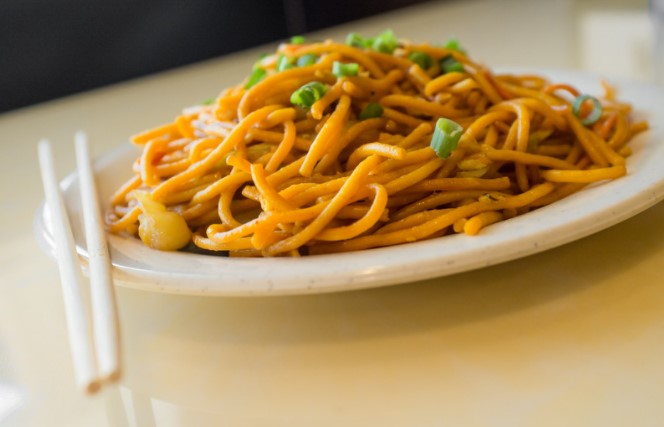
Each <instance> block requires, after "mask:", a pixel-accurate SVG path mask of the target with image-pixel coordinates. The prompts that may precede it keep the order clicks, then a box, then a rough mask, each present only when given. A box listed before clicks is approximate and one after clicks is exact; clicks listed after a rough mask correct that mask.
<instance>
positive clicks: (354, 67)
mask: <svg viewBox="0 0 664 427" xmlns="http://www.w3.org/2000/svg"><path fill="white" fill-rule="evenodd" d="M358 71H360V64H357V63H355V62H349V63H347V64H346V63H343V62H339V61H334V62H333V63H332V74H334V75H335V76H337V77H346V76H357V73H358Z"/></svg>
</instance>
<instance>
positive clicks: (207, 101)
mask: <svg viewBox="0 0 664 427" xmlns="http://www.w3.org/2000/svg"><path fill="white" fill-rule="evenodd" d="M214 101H215V99H214V98H210V99H206V100H205V101H203V102H201V105H212V104H214Z"/></svg>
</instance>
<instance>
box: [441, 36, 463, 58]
mask: <svg viewBox="0 0 664 427" xmlns="http://www.w3.org/2000/svg"><path fill="white" fill-rule="evenodd" d="M443 47H444V48H445V49H450V50H456V51H458V52H461V53H464V54H465V53H466V50H465V49H464V48H462V47H461V44H459V40H458V39H457V38H456V37H451V38H449V39H447V41H446V42H445V44H444V45H443Z"/></svg>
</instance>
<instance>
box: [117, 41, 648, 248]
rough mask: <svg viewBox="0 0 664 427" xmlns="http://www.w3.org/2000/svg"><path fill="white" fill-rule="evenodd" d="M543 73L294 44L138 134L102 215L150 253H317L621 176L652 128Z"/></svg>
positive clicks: (442, 51) (476, 223) (379, 44)
mask: <svg viewBox="0 0 664 427" xmlns="http://www.w3.org/2000/svg"><path fill="white" fill-rule="evenodd" d="M604 92H605V93H604V94H603V97H601V98H596V97H592V96H589V95H586V94H583V93H581V92H579V90H577V89H576V88H574V87H572V86H570V85H568V84H565V83H552V82H549V81H547V80H546V79H545V78H544V77H540V76H537V75H519V76H517V75H497V74H494V73H492V72H491V71H490V70H489V69H488V68H487V67H485V66H483V65H480V64H478V63H476V62H474V61H472V60H471V59H470V58H469V57H468V55H467V54H466V52H465V51H464V50H463V48H461V46H459V44H458V42H457V41H456V40H454V39H452V40H450V41H448V42H447V43H446V44H444V45H441V46H436V45H430V44H415V43H411V42H408V41H404V40H397V39H396V38H395V37H394V35H393V34H392V33H391V32H390V31H387V32H385V33H383V34H381V35H379V36H377V37H376V38H373V39H364V38H362V37H360V36H358V35H356V34H352V35H350V36H349V38H348V40H347V42H346V43H343V44H342V43H335V42H333V41H330V40H326V41H323V42H308V41H306V40H304V39H303V38H301V37H296V38H293V39H292V40H291V42H290V43H285V44H282V45H281V46H279V48H278V50H277V52H276V53H274V54H271V55H267V56H265V57H263V58H262V59H260V60H259V61H258V62H257V63H256V65H255V66H254V69H253V72H252V73H251V75H250V76H249V77H248V78H247V80H246V81H244V82H242V83H241V84H239V85H237V86H235V87H231V88H228V89H226V90H224V91H223V92H222V93H221V94H220V95H219V96H218V97H217V98H216V99H215V100H214V101H212V102H211V103H208V104H205V105H200V106H197V107H192V108H188V109H186V110H185V111H184V112H183V113H182V114H181V115H179V116H177V117H176V118H175V120H174V121H173V122H172V123H168V124H165V125H162V126H159V127H157V128H154V129H150V130H148V131H146V132H144V133H141V134H139V135H136V136H135V137H133V139H132V140H133V143H135V144H138V145H139V146H141V147H142V154H141V156H140V157H139V158H138V159H137V160H136V162H135V164H134V176H133V177H132V178H131V179H130V180H129V181H128V182H127V183H126V184H125V185H123V186H122V188H120V189H119V190H118V191H117V193H116V194H115V195H114V197H113V200H112V206H111V209H110V211H109V213H108V215H107V223H108V227H109V228H110V230H111V231H112V232H115V233H129V234H133V235H140V237H141V238H142V240H143V241H144V242H145V243H146V244H148V245H149V246H152V247H155V248H157V249H162V250H173V249H179V248H181V247H185V246H187V245H189V247H191V243H192V242H193V244H194V245H196V246H197V247H199V248H202V249H206V250H211V251H227V252H228V253H229V254H230V255H232V256H277V255H289V256H298V255H309V254H321V253H331V252H340V251H353V250H359V249H366V248H373V247H381V246H388V245H396V244H401V243H406V242H413V241H417V240H421V239H429V238H433V237H439V236H443V235H445V234H450V233H460V232H464V233H466V234H468V235H474V234H477V233H478V232H480V230H481V229H482V228H484V227H486V226H487V225H490V224H492V223H495V222H498V221H503V220H506V219H509V218H512V217H515V216H517V215H523V214H525V213H527V212H529V211H531V210H533V209H537V208H539V207H541V206H544V205H547V204H550V203H554V202H556V201H557V200H559V199H561V198H563V197H566V196H568V195H570V194H572V193H574V192H576V191H578V190H580V189H581V188H583V187H584V186H586V185H588V184H589V183H593V182H597V181H602V180H607V179H615V178H619V177H621V176H623V175H625V173H626V169H625V157H627V156H628V155H629V154H630V149H629V148H628V147H627V146H626V144H627V143H628V142H629V141H630V139H631V138H632V137H633V136H634V135H635V134H636V133H638V132H640V131H642V130H644V129H645V128H646V127H647V124H646V123H645V122H634V121H633V120H632V119H631V118H630V106H629V105H627V104H625V103H621V102H618V101H617V100H616V99H615V95H614V93H613V90H612V88H611V87H610V86H608V85H607V84H604Z"/></svg>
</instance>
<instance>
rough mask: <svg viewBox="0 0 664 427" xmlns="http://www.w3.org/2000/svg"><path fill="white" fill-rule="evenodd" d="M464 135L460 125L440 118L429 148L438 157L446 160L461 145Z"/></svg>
mask: <svg viewBox="0 0 664 427" xmlns="http://www.w3.org/2000/svg"><path fill="white" fill-rule="evenodd" d="M462 133H463V128H462V127H461V125H460V124H459V123H457V122H455V121H453V120H450V119H446V118H440V119H438V121H437V122H436V127H435V129H434V131H433V136H432V137H431V143H430V144H429V146H430V147H431V148H432V149H433V151H435V152H436V154H437V155H438V157H440V158H441V159H446V158H448V157H449V156H450V154H452V151H454V150H455V149H456V148H457V146H458V145H459V139H461V134H462Z"/></svg>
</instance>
